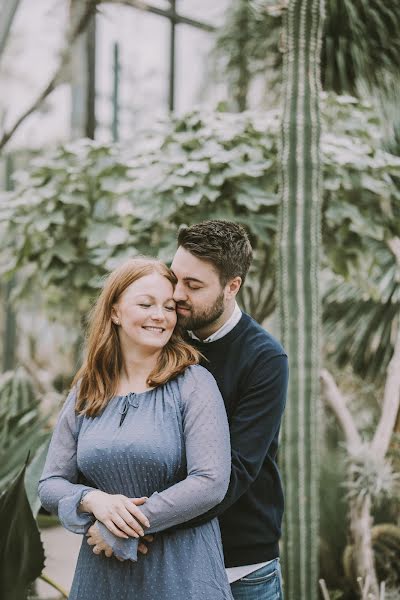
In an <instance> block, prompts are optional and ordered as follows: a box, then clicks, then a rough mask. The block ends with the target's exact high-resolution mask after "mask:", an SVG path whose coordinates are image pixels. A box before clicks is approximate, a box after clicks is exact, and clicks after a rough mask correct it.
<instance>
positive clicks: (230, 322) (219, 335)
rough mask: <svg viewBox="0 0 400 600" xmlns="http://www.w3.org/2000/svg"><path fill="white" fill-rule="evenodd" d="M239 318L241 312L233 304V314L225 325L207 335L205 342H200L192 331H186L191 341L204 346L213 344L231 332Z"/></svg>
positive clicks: (237, 306)
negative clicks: (201, 343)
mask: <svg viewBox="0 0 400 600" xmlns="http://www.w3.org/2000/svg"><path fill="white" fill-rule="evenodd" d="M241 317H242V311H241V310H240V308H239V305H238V303H237V302H235V308H234V309H233V313H232V314H231V316H230V317H229V319H228V320H227V321H225V323H224V324H223V325H222V326H221V327H220V328H219V329H217V331H214V333H212V334H211V335H209V336H208V338H206V339H205V340H201V339H200V338H198V337H197V336H196V335H195V334H194V333H193V331H188V334H189V336H190V337H191V338H192V339H193V340H197V341H199V342H203V343H205V344H208V343H209V342H215V341H216V340H219V339H221V338H222V337H224V336H225V335H226V334H227V333H229V332H230V331H232V329H233V328H234V327H236V325H237V324H238V323H239V321H240V319H241Z"/></svg>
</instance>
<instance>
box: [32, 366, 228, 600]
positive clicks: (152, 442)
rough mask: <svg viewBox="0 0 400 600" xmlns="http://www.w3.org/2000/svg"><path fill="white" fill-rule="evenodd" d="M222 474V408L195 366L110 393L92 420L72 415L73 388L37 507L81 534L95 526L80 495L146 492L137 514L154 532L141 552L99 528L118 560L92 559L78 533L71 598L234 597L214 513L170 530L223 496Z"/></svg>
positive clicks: (214, 599) (178, 599) (55, 435)
mask: <svg viewBox="0 0 400 600" xmlns="http://www.w3.org/2000/svg"><path fill="white" fill-rule="evenodd" d="M229 476H230V446H229V430H228V424H227V418H226V413H225V408H224V404H223V400H222V398H221V395H220V392H219V390H218V387H217V385H216V383H215V380H214V379H213V377H212V375H211V374H210V373H209V372H208V371H207V370H206V369H204V368H203V367H201V366H194V367H189V368H188V369H186V371H185V373H183V374H182V375H180V376H179V377H177V378H176V379H174V380H172V381H170V382H168V383H167V384H165V385H163V386H159V387H157V388H155V389H153V390H148V391H146V392H142V393H139V394H137V393H131V394H127V395H126V396H116V397H114V398H113V399H112V400H110V402H109V403H108V405H107V407H106V408H105V409H104V411H103V412H102V413H101V415H99V416H97V417H94V418H89V417H81V416H78V415H77V414H76V412H75V393H74V391H73V392H71V394H70V395H69V397H68V399H67V401H66V403H65V406H64V408H63V410H62V412H61V415H60V417H59V420H58V423H57V425H56V428H55V430H54V433H53V437H52V441H51V444H50V448H49V453H48V456H47V460H46V464H45V468H44V471H43V474H42V478H41V480H40V483H39V496H40V499H41V502H42V504H43V506H44V507H45V508H46V509H47V510H49V511H51V512H55V513H57V514H58V516H59V518H60V521H61V522H62V524H63V525H64V526H65V527H66V528H67V529H69V530H70V531H73V532H75V533H78V534H83V533H85V532H86V531H87V529H88V527H89V526H90V525H91V523H92V522H93V516H92V515H89V514H87V513H78V511H77V508H78V506H79V502H80V500H81V498H82V496H83V495H84V494H85V493H86V492H87V491H89V490H92V489H101V490H103V491H105V492H108V493H110V494H124V495H126V496H127V497H132V498H133V497H140V496H148V497H149V500H147V502H146V504H145V505H143V506H142V507H141V510H143V512H144V513H145V515H146V516H147V518H148V519H149V522H150V529H149V530H148V532H149V533H155V534H156V535H155V538H154V541H153V542H152V543H151V544H150V545H149V552H148V554H147V555H146V556H143V555H141V554H140V553H138V552H137V545H138V542H137V540H136V539H134V538H130V539H129V540H123V539H122V538H116V537H114V536H113V534H111V533H110V532H109V531H108V530H107V529H106V528H105V527H104V526H103V525H102V524H99V527H100V529H101V531H102V533H103V535H104V537H105V538H106V541H107V542H108V543H109V544H110V545H111V546H112V547H113V551H114V553H115V554H116V555H117V556H120V557H121V558H124V561H123V562H120V561H119V560H117V558H116V557H115V556H113V557H111V558H106V557H105V556H104V555H103V554H102V555H100V556H99V555H95V554H94V553H93V552H92V548H91V547H90V546H89V545H88V544H87V542H86V538H83V541H82V545H81V550H80V553H79V558H78V563H77V567H76V571H75V576H74V580H73V584H72V589H71V592H70V595H69V600H93V599H96V600H111V599H112V600H139V599H140V600H232V595H231V592H230V587H229V584H228V580H227V577H226V573H225V569H224V560H223V554H222V545H221V537H220V531H219V526H218V521H217V519H213V520H211V521H209V522H207V523H205V524H203V525H200V526H198V527H191V528H187V529H179V530H173V529H172V530H171V528H173V527H174V526H175V525H177V524H179V523H183V522H185V521H188V520H190V519H192V518H194V517H196V516H198V515H200V514H203V513H205V512H206V511H207V510H209V509H210V508H212V507H213V506H215V505H216V504H218V503H219V502H221V500H222V499H223V497H224V495H225V493H226V491H227V488H228V483H229Z"/></svg>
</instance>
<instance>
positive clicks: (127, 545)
mask: <svg viewBox="0 0 400 600" xmlns="http://www.w3.org/2000/svg"><path fill="white" fill-rule="evenodd" d="M96 525H97V528H98V530H99V531H100V535H101V537H102V538H103V540H104V541H105V543H106V544H108V545H109V546H111V548H112V551H113V554H115V556H116V557H117V558H121V559H122V560H131V561H132V562H136V561H137V551H138V546H139V540H138V538H133V537H130V538H120V537H117V536H116V535H114V534H113V533H111V531H110V530H109V529H107V527H106V526H105V525H103V523H101V521H96Z"/></svg>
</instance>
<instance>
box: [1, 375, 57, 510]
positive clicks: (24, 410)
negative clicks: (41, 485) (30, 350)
mask: <svg viewBox="0 0 400 600" xmlns="http://www.w3.org/2000/svg"><path fill="white" fill-rule="evenodd" d="M39 405H40V401H39V399H38V397H37V396H36V394H35V392H34V389H33V385H32V382H31V380H30V379H29V377H28V376H27V374H26V373H25V372H24V371H23V370H22V369H18V370H17V371H15V372H13V371H8V372H6V373H4V374H3V375H2V376H1V377H0V491H3V490H5V489H6V488H8V486H9V484H10V482H11V481H12V480H14V478H15V477H16V475H17V473H18V472H19V470H20V469H21V465H23V464H24V463H25V461H26V459H27V456H28V455H30V457H31V459H32V461H31V463H30V464H29V466H28V468H27V473H26V485H27V491H28V494H29V500H30V503H31V506H32V510H33V511H34V512H35V514H36V512H37V510H38V509H39V504H38V500H37V493H36V489H35V487H37V482H38V480H39V476H40V472H41V470H42V468H43V463H44V458H45V454H46V450H47V442H48V439H49V436H50V433H49V431H48V430H47V429H46V428H45V423H46V419H45V418H44V417H43V416H42V415H41V413H40V406H39Z"/></svg>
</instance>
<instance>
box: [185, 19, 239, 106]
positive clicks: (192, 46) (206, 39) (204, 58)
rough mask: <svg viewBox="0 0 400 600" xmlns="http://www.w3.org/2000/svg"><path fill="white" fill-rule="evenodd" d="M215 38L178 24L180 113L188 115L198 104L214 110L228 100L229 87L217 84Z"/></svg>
mask: <svg viewBox="0 0 400 600" xmlns="http://www.w3.org/2000/svg"><path fill="white" fill-rule="evenodd" d="M213 45H214V36H213V35H212V34H210V33H208V32H205V31H202V30H200V29H196V28H194V27H190V26H188V25H178V26H177V35H176V48H177V51H176V74H175V85H176V88H175V89H176V93H175V97H176V103H175V105H176V111H177V112H186V111H189V110H191V109H192V108H193V107H194V106H196V105H202V106H209V107H210V108H214V107H215V106H216V104H217V103H218V101H219V100H222V99H224V98H226V95H227V91H226V86H225V85H224V84H222V83H219V84H216V83H215V82H214V81H213V62H212V57H210V52H211V49H212V48H213Z"/></svg>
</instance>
